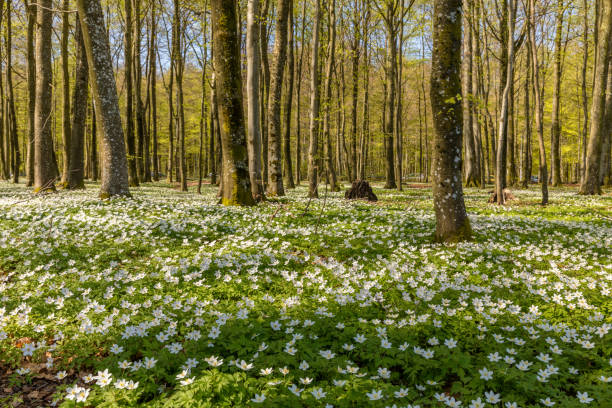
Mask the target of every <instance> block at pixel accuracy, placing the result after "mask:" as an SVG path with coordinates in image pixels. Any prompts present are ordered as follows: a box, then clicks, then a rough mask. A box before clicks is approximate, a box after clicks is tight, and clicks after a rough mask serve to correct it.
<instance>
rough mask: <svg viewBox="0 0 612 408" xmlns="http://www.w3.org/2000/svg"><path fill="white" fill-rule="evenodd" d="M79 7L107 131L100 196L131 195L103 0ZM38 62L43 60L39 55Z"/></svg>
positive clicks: (79, 3)
mask: <svg viewBox="0 0 612 408" xmlns="http://www.w3.org/2000/svg"><path fill="white" fill-rule="evenodd" d="M44 1H45V2H48V1H49V0H44ZM77 7H78V14H79V19H80V22H81V30H82V32H83V41H84V42H85V50H86V52H87V62H88V65H89V72H90V76H91V86H92V93H93V96H94V99H95V107H96V117H97V118H98V120H99V121H100V122H99V124H100V125H101V128H102V131H103V137H102V140H101V146H102V163H101V165H102V180H101V185H100V197H102V198H108V197H110V196H115V195H123V196H125V195H130V191H129V182H128V168H127V157H126V152H125V142H124V140H123V128H122V126H121V115H120V113H119V99H118V97H117V85H116V84H115V76H114V74H113V66H112V59H111V53H110V46H109V42H108V34H107V31H106V29H105V27H104V15H103V14H102V7H101V5H100V1H99V0H77ZM37 61H41V59H40V58H38V59H37ZM37 102H38V101H37ZM37 109H38V103H37Z"/></svg>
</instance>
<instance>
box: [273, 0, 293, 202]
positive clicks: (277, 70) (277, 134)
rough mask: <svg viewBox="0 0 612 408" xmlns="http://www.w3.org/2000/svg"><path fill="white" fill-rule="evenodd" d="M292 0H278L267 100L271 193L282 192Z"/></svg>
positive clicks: (278, 193)
mask: <svg viewBox="0 0 612 408" xmlns="http://www.w3.org/2000/svg"><path fill="white" fill-rule="evenodd" d="M292 3H293V2H292V1H291V0H279V1H278V10H277V20H276V33H275V35H274V37H275V41H274V63H273V65H272V71H271V77H270V96H269V100H268V118H269V119H268V125H269V127H268V194H269V195H271V196H283V195H285V190H284V188H283V170H282V161H281V131H282V127H281V121H280V116H281V99H282V91H283V74H284V71H285V64H286V62H287V23H288V20H289V19H288V17H289V8H290V7H293V5H292Z"/></svg>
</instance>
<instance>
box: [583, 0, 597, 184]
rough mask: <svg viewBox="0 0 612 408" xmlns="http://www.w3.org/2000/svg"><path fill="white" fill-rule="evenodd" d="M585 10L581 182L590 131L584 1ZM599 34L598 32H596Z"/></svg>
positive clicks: (585, 27)
mask: <svg viewBox="0 0 612 408" xmlns="http://www.w3.org/2000/svg"><path fill="white" fill-rule="evenodd" d="M582 7H583V9H584V16H583V17H584V19H583V21H584V24H583V26H582V30H583V39H582V47H583V48H584V53H583V54H582V72H581V73H582V86H581V90H582V98H581V99H582V118H583V119H582V151H581V161H580V170H581V171H580V182H581V183H583V182H584V175H585V173H586V145H587V135H588V130H589V98H588V94H587V67H588V63H589V2H588V0H584V1H583V3H582ZM595 32H597V30H595Z"/></svg>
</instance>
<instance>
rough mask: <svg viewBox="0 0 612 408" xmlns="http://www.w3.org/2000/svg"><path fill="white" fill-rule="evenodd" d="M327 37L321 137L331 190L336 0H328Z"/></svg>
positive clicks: (334, 187)
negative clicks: (332, 84)
mask: <svg viewBox="0 0 612 408" xmlns="http://www.w3.org/2000/svg"><path fill="white" fill-rule="evenodd" d="M328 28H329V30H328V39H329V44H328V47H327V53H328V55H327V69H326V74H325V102H324V107H325V113H324V116H323V137H324V138H325V140H324V143H325V171H326V172H327V179H328V180H329V184H330V189H331V191H338V185H337V181H336V171H335V169H334V162H333V153H332V144H331V134H330V129H329V128H330V125H329V121H330V110H331V98H332V88H331V83H332V75H333V69H334V64H335V62H334V58H335V53H336V1H335V0H330V2H329V24H328Z"/></svg>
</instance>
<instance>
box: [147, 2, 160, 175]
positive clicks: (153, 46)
mask: <svg viewBox="0 0 612 408" xmlns="http://www.w3.org/2000/svg"><path fill="white" fill-rule="evenodd" d="M150 7H151V32H150V34H149V35H150V45H149V69H150V71H151V73H150V77H151V84H150V92H151V129H152V133H153V140H152V143H153V154H152V159H153V181H159V158H158V153H157V148H158V145H157V143H158V142H157V63H156V58H155V56H156V55H157V41H156V36H157V15H156V9H155V2H151V5H150Z"/></svg>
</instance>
